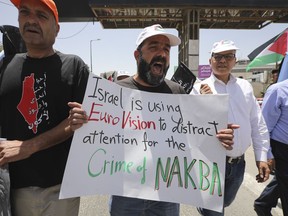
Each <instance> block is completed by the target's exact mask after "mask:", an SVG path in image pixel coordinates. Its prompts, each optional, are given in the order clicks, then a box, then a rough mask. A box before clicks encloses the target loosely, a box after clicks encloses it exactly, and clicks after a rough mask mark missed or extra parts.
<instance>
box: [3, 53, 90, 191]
mask: <svg viewBox="0 0 288 216" xmlns="http://www.w3.org/2000/svg"><path fill="white" fill-rule="evenodd" d="M88 75H89V70H88V67H87V65H86V64H85V63H84V62H83V61H82V60H81V59H80V58H79V57H77V56H75V55H65V54H62V53H60V52H56V53H55V54H54V55H52V56H49V57H46V58H41V59H35V58H30V57H27V55H26V54H17V55H16V56H15V57H14V58H13V59H12V61H11V62H10V63H9V64H8V65H7V68H6V69H5V71H4V72H3V74H2V80H1V83H0V122H1V126H2V128H1V130H2V137H5V138H7V139H8V140H27V139H30V138H33V137H35V136H37V135H39V134H41V133H43V132H46V131H48V130H50V129H52V128H53V127H55V126H56V125H58V124H59V123H60V122H62V121H63V120H64V119H66V118H67V117H68V115H69V107H68V105H67V103H68V102H70V101H76V102H79V103H81V102H82V100H83V97H84V94H85V89H86V85H87V80H88ZM71 139H72V138H70V139H68V140H66V141H64V142H63V143H61V144H58V145H56V146H54V147H51V148H49V149H46V150H43V151H40V152H37V153H35V154H33V155H32V156H31V157H29V158H28V159H24V160H20V161H17V162H13V163H10V164H9V170H10V178H11V186H12V188H21V187H27V186H39V187H44V188H45V187H50V186H53V185H56V184H60V183H61V181H62V177H63V174H64V169H65V165H66V160H67V157H68V153H69V149H70V145H71Z"/></svg>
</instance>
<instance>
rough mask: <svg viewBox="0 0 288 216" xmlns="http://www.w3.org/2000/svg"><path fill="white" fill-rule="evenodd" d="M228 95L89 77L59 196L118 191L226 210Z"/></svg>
mask: <svg viewBox="0 0 288 216" xmlns="http://www.w3.org/2000/svg"><path fill="white" fill-rule="evenodd" d="M227 103H228V96H227V95H173V94H159V93H148V92H143V91H138V90H132V89H128V88H124V87H121V86H119V85H117V84H115V83H112V82H110V81H107V80H104V79H101V78H99V77H97V76H95V75H91V76H90V78H89V82H88V86H87V90H86V94H85V98H84V102H83V108H84V109H85V110H86V112H87V115H88V116H89V122H88V123H87V124H85V125H84V126H83V127H82V128H80V129H79V130H77V131H76V132H75V134H74V137H73V142H72V146H71V150H70V154H69V158H68V162H67V166H66V170H65V175H64V179H63V184H62V188H61V194H60V197H61V198H69V197H75V196H83V195H93V194H113V195H123V196H129V197H138V198H145V199H150V200H161V201H170V202H178V203H185V204H191V205H194V206H200V207H205V208H209V209H213V210H215V211H221V210H222V207H221V206H222V203H223V192H224V191H223V185H224V174H225V150H224V148H223V147H222V146H221V144H220V142H219V141H218V139H217V138H216V133H217V131H218V130H220V129H223V128H226V126H227Z"/></svg>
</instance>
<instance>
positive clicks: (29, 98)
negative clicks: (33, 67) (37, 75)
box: [17, 74, 38, 133]
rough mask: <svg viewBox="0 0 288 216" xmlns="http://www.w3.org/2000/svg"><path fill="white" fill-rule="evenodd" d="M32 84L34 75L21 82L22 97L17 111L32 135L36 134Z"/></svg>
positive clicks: (34, 97)
mask: <svg viewBox="0 0 288 216" xmlns="http://www.w3.org/2000/svg"><path fill="white" fill-rule="evenodd" d="M34 83H35V79H34V74H31V76H27V77H25V79H24V81H23V89H22V97H21V101H20V103H19V104H18V106H17V109H18V110H19V112H20V113H21V114H22V116H23V117H24V119H25V121H26V122H27V123H28V125H29V128H31V129H32V131H33V132H34V133H37V127H38V123H37V114H38V103H37V98H36V95H35V90H34Z"/></svg>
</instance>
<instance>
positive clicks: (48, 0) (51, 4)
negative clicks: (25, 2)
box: [10, 0, 59, 24]
mask: <svg viewBox="0 0 288 216" xmlns="http://www.w3.org/2000/svg"><path fill="white" fill-rule="evenodd" d="M10 1H11V2H12V3H13V4H14V5H15V6H16V7H17V8H19V6H20V3H21V0H10ZM39 2H42V3H43V4H44V5H46V6H47V7H48V8H49V9H50V11H51V12H52V13H53V15H54V17H55V20H56V23H57V24H58V22H59V17H58V10H57V7H56V4H55V2H54V1H53V0H39Z"/></svg>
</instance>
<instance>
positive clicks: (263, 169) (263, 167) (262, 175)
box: [256, 161, 270, 183]
mask: <svg viewBox="0 0 288 216" xmlns="http://www.w3.org/2000/svg"><path fill="white" fill-rule="evenodd" d="M256 165H257V167H258V172H259V173H258V175H256V181H257V182H258V183H260V182H265V181H267V180H268V179H269V174H270V169H269V166H268V163H267V162H264V161H256Z"/></svg>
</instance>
